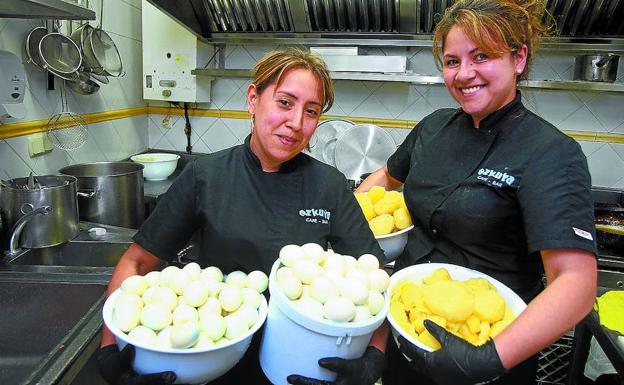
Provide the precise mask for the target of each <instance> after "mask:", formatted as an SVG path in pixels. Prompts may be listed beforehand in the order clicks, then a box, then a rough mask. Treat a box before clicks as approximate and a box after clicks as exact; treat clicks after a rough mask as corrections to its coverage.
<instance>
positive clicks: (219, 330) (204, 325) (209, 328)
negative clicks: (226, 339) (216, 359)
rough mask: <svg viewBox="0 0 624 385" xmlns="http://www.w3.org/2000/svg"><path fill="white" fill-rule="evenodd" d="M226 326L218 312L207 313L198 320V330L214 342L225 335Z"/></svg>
mask: <svg viewBox="0 0 624 385" xmlns="http://www.w3.org/2000/svg"><path fill="white" fill-rule="evenodd" d="M226 327H227V325H226V324H225V320H224V319H223V317H221V315H220V314H207V315H206V316H205V317H202V318H201V320H200V321H199V330H200V331H202V332H204V333H206V334H207V335H208V336H209V337H210V339H212V340H213V341H215V342H216V341H218V340H219V339H221V337H223V336H224V335H225V329H226Z"/></svg>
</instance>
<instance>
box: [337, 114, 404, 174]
mask: <svg viewBox="0 0 624 385" xmlns="http://www.w3.org/2000/svg"><path fill="white" fill-rule="evenodd" d="M395 150H396V143H395V142H394V139H392V137H391V136H390V134H388V133H387V132H386V131H385V130H384V129H383V128H381V127H379V126H376V125H374V124H357V125H355V126H353V127H351V128H350V129H348V130H347V131H345V132H344V133H343V134H342V135H341V136H340V137H339V138H338V140H337V141H336V149H335V158H336V168H338V170H340V171H341V172H342V173H343V174H344V175H345V176H346V177H347V179H354V180H357V179H359V178H360V176H361V175H362V174H365V173H370V172H373V171H376V170H378V169H379V168H380V167H382V166H384V165H385V164H386V162H387V161H388V158H389V157H390V155H392V154H393V153H394V151H395Z"/></svg>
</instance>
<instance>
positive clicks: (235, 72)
mask: <svg viewBox="0 0 624 385" xmlns="http://www.w3.org/2000/svg"><path fill="white" fill-rule="evenodd" d="M191 74H193V75H197V76H212V77H232V78H250V77H251V71H250V70H245V69H210V68H205V69H199V68H198V69H194V70H192V71H191ZM330 74H331V77H332V79H334V80H359V81H381V82H403V83H413V84H440V85H442V84H444V81H443V79H442V77H440V76H432V75H421V74H412V73H400V74H397V73H393V74H390V73H388V74H385V73H370V72H331V73H330ZM519 86H520V88H538V89H550V90H578V91H608V92H624V83H621V82H615V83H603V82H585V81H576V80H528V81H522V82H520V83H519Z"/></svg>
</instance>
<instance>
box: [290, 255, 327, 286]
mask: <svg viewBox="0 0 624 385" xmlns="http://www.w3.org/2000/svg"><path fill="white" fill-rule="evenodd" d="M292 269H293V272H294V273H295V277H297V278H299V280H300V281H301V283H304V284H306V285H309V284H311V283H312V281H314V279H315V278H316V277H318V276H320V275H321V274H322V273H323V269H322V268H321V267H320V266H319V265H317V264H316V263H315V262H314V261H311V260H309V259H302V260H300V261H297V262H296V263H295V266H293V268H292Z"/></svg>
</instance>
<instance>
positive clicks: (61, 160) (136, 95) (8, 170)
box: [0, 0, 148, 179]
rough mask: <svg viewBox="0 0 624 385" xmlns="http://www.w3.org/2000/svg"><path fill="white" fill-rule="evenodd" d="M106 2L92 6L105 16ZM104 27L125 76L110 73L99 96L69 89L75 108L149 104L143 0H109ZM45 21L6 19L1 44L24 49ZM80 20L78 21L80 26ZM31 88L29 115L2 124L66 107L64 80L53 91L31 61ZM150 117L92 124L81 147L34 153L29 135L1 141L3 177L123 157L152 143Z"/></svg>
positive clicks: (85, 110) (0, 33)
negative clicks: (30, 153)
mask: <svg viewBox="0 0 624 385" xmlns="http://www.w3.org/2000/svg"><path fill="white" fill-rule="evenodd" d="M100 1H101V0H91V1H90V2H89V3H90V8H91V9H93V10H95V11H96V14H97V16H98V20H96V21H92V22H91V24H92V25H95V26H97V24H98V23H99V20H100ZM103 14H104V15H103V18H102V22H103V24H102V28H103V29H104V30H105V31H106V32H108V33H109V34H110V36H111V37H112V39H113V40H114V42H115V44H116V45H117V48H118V49H119V52H120V54H121V57H122V61H123V65H124V70H125V72H126V74H125V76H124V77H121V78H110V83H109V84H108V85H101V87H100V90H99V92H97V93H96V94H93V95H88V96H84V95H78V94H75V93H73V92H72V91H69V90H68V91H67V96H68V103H69V109H70V110H71V111H72V112H75V113H90V112H100V111H108V110H117V109H125V108H134V107H141V106H145V105H146V103H145V101H144V100H143V98H142V88H141V77H142V68H141V66H142V62H141V51H142V44H141V40H142V39H141V1H140V0H106V1H105V2H104V12H103ZM63 23H64V25H63V26H62V29H61V31H64V32H68V29H67V28H68V23H69V22H63ZM39 25H41V21H39V20H28V19H2V18H0V49H2V50H8V51H10V52H12V53H14V54H16V55H17V56H18V57H19V58H20V59H21V58H23V56H24V54H23V51H24V48H23V47H24V41H25V39H26V36H27V35H28V32H30V30H32V28H34V27H36V26H39ZM77 26H78V23H74V25H73V28H76V27H77ZM24 68H25V71H26V88H27V92H26V95H25V97H24V106H25V108H26V110H27V115H26V117H25V118H24V119H22V120H17V119H2V120H0V131H1V130H2V124H6V123H13V122H19V121H29V120H36V119H47V118H49V117H50V116H51V115H53V114H55V113H58V112H60V111H61V102H60V91H59V89H60V88H59V87H60V86H61V84H62V83H61V81H56V83H55V90H52V91H48V90H47V75H46V74H45V73H44V72H43V71H42V70H41V69H39V68H37V67H35V66H34V65H32V64H25V67H24ZM147 120H148V118H147V117H146V116H140V117H133V118H127V119H121V120H115V121H110V122H102V123H98V124H93V125H90V126H89V128H88V130H89V139H88V141H87V143H86V144H85V145H84V146H82V147H81V148H79V149H77V150H74V151H71V152H66V151H63V150H59V149H56V148H55V149H54V150H53V151H52V152H51V153H48V154H45V155H41V156H37V157H34V158H30V157H29V156H28V142H27V138H26V137H17V138H10V139H7V140H0V176H1V177H2V178H3V179H6V178H14V177H21V176H25V175H28V173H29V172H30V171H33V172H34V173H36V174H39V175H42V174H53V173H56V172H57V171H58V169H59V168H61V167H64V166H66V165H69V164H75V163H83V162H93V161H105V160H120V159H124V158H126V157H128V156H129V155H131V154H135V153H137V152H140V151H142V150H144V149H146V148H147V138H148V134H147V127H148V124H147Z"/></svg>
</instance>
